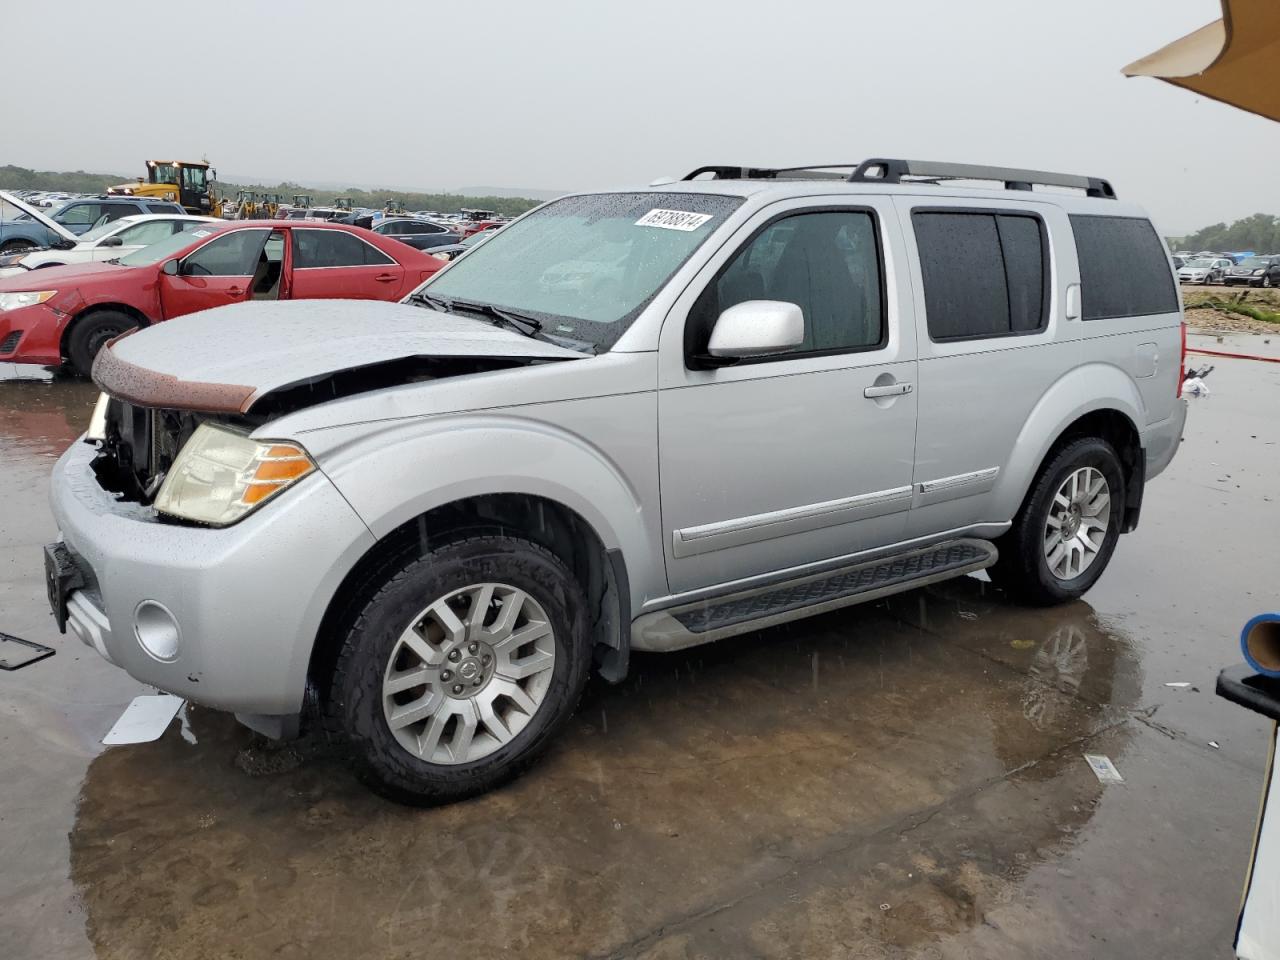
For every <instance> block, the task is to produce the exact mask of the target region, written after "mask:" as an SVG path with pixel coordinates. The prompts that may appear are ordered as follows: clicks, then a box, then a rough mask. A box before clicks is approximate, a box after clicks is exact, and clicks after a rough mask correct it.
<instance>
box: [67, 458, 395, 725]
mask: <svg viewBox="0 0 1280 960" xmlns="http://www.w3.org/2000/svg"><path fill="white" fill-rule="evenodd" d="M93 456H94V449H93V448H92V447H91V446H90V445H89V444H86V443H83V442H80V441H77V442H76V443H74V444H72V446H71V449H69V450H68V451H67V452H66V453H65V454H63V455H62V458H61V459H60V460H59V461H58V463H57V465H56V466H55V467H54V471H53V479H52V487H51V495H50V497H51V501H52V506H53V513H54V517H55V519H56V520H57V522H58V527H59V529H60V530H61V531H62V540H63V543H64V544H65V546H66V548H67V549H68V550H69V551H70V554H71V556H72V558H73V560H74V562H75V564H76V566H77V567H78V568H79V571H80V573H81V574H82V575H83V581H84V586H83V587H81V588H79V589H74V590H72V591H71V592H70V593H69V594H68V596H67V601H66V608H67V626H68V629H69V630H70V631H71V632H72V633H73V634H75V635H76V636H78V637H79V638H80V639H81V640H82V641H84V642H85V643H86V644H88V645H89V646H92V647H94V648H95V649H97V650H98V652H99V653H101V654H102V655H103V656H105V657H106V658H107V659H108V660H110V661H111V662H112V663H114V664H116V665H117V666H119V667H122V668H123V669H124V670H125V671H127V672H128V673H129V674H130V675H131V676H133V677H135V678H136V679H138V680H140V681H142V682H143V683H147V684H151V685H152V686H155V687H158V688H159V689H161V690H164V691H167V692H169V693H174V694H177V695H178V696H182V697H186V698H188V699H191V700H194V701H197V702H199V703H203V704H206V705H208V706H211V707H215V708H217V709H221V710H230V711H234V712H241V713H251V714H269V715H284V714H296V713H298V712H300V710H301V708H302V702H303V695H304V691H305V688H306V679H307V666H308V663H309V661H310V658H311V650H312V646H313V644H314V641H315V638H316V634H317V632H318V630H319V627H320V622H321V619H322V618H323V616H324V613H325V610H326V608H327V607H328V604H329V601H330V599H331V598H332V597H333V595H334V593H335V592H336V591H337V589H338V587H339V585H340V584H341V582H342V579H343V577H344V576H345V575H346V573H347V572H348V571H349V570H350V569H351V568H352V566H353V565H354V564H355V562H356V560H357V559H358V558H359V557H360V556H361V555H363V554H364V553H365V552H366V551H367V550H368V549H369V548H370V547H372V546H373V545H374V542H375V541H374V537H373V535H372V534H371V533H370V532H369V530H368V528H367V527H366V526H365V525H364V523H363V522H362V521H361V520H360V518H359V517H358V516H356V514H355V511H354V510H352V509H351V507H350V505H349V504H348V503H347V501H346V500H345V499H344V498H343V497H342V495H341V494H339V493H338V491H337V490H336V489H335V488H334V486H333V485H332V484H331V483H330V482H329V480H328V478H327V477H325V476H324V475H323V474H322V473H320V472H316V473H314V474H312V475H311V476H309V477H306V478H305V479H303V480H301V481H299V482H298V484H297V486H296V487H295V488H293V489H290V490H289V491H288V492H287V493H283V494H281V495H280V497H279V499H278V500H276V501H274V502H272V503H269V504H267V505H265V506H264V507H263V508H262V509H261V510H259V511H257V512H255V513H253V514H250V515H249V516H248V517H246V518H245V519H244V520H242V521H241V522H240V523H237V524H235V525H233V526H230V527H225V528H222V529H209V528H204V527H192V526H185V525H179V524H175V523H166V522H164V521H162V520H161V519H160V518H159V517H158V516H157V514H156V513H155V511H154V510H153V509H152V508H150V507H142V506H139V505H138V504H129V503H121V502H119V501H117V500H115V499H114V497H113V496H112V495H111V494H109V493H107V492H106V491H104V490H103V489H102V488H101V487H100V486H99V485H98V481H97V479H96V477H95V476H94V474H93V472H92V470H91V468H90V461H91V460H92V459H93ZM144 601H150V603H149V604H146V605H145V606H146V607H147V608H149V609H150V610H152V611H154V610H155V609H156V606H157V605H158V606H160V607H162V608H163V609H164V610H166V611H168V612H169V613H171V614H172V618H173V621H174V622H175V623H176V624H177V633H178V641H177V644H176V654H175V655H173V656H172V657H169V658H167V659H164V660H161V659H157V657H156V656H154V655H153V654H151V653H148V652H147V650H146V649H145V648H144V647H143V646H142V643H141V642H140V640H139V634H138V630H139V627H138V622H137V620H136V615H137V613H138V612H139V605H140V604H143V603H144ZM143 629H144V631H145V626H144V628H143Z"/></svg>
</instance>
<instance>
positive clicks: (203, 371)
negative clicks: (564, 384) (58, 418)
mask: <svg viewBox="0 0 1280 960" xmlns="http://www.w3.org/2000/svg"><path fill="white" fill-rule="evenodd" d="M42 272H43V271H42ZM585 356H586V355H585V354H582V353H579V352H577V351H576V350H570V349H568V348H567V347H561V346H559V345H557V344H554V343H549V342H547V341H545V340H535V339H533V338H531V337H526V336H524V335H523V334H519V333H516V332H515V331H513V330H507V329H503V328H500V327H495V326H493V325H492V324H489V323H486V322H485V321H483V320H476V319H471V318H469V317H462V316H457V315H455V314H448V313H441V312H439V311H436V310H430V309H427V308H425V307H417V306H413V305H412V304H406V303H382V302H379V301H373V300H297V301H278V302H271V303H240V304H233V305H231V306H226V307H220V308H218V309H215V310H204V311H201V312H199V313H192V314H189V315H187V316H185V317H178V318H177V319H174V320H169V321H167V322H165V323H161V324H157V325H156V326H154V327H150V328H148V329H146V330H141V331H137V332H134V333H132V334H126V335H125V336H122V337H118V338H116V339H115V340H113V341H112V342H111V343H110V344H108V345H107V346H106V347H105V348H103V349H102V350H101V351H100V352H99V354H98V358H97V360H96V361H95V362H94V365H93V379H94V380H95V381H96V382H97V384H98V385H99V386H100V387H101V388H102V389H103V390H105V391H106V392H107V393H109V394H111V395H112V396H114V397H119V398H120V399H123V400H128V401H130V402H132V403H137V404H140V405H143V406H151V407H166V408H173V409H182V410H200V411H206V412H227V413H248V412H249V410H250V409H251V408H252V407H253V406H254V404H256V403H258V402H259V401H260V400H262V399H263V398H264V397H266V396H267V395H268V394H272V393H276V392H278V391H282V390H285V389H288V388H290V387H298V386H303V385H318V384H321V383H323V382H324V381H326V380H329V379H332V378H334V377H335V376H337V375H341V374H345V373H349V372H354V371H363V372H365V373H367V374H369V376H366V377H364V378H363V380H362V383H363V384H364V389H375V388H377V387H378V386H389V385H393V384H396V383H402V382H405V381H406V379H411V376H407V375H406V374H407V371H406V368H405V366H404V362H405V361H413V360H415V359H416V360H436V359H448V358H456V359H459V360H468V361H483V360H505V361H513V362H534V361H558V360H580V359H583V358H584V357H585ZM379 371H383V372H385V376H384V377H381V378H380V377H379V376H378V373H379ZM317 392H318V393H319V394H320V395H321V396H326V395H325V392H324V391H323V390H320V391H317ZM331 395H334V396H336V395H337V391H336V389H335V390H334V391H333V392H332V394H331ZM326 398H327V396H326Z"/></svg>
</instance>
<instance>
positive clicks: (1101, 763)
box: [1084, 753, 1124, 783]
mask: <svg viewBox="0 0 1280 960" xmlns="http://www.w3.org/2000/svg"><path fill="white" fill-rule="evenodd" d="M1084 758H1085V760H1086V761H1088V763H1089V769H1090V770H1092V771H1093V775H1094V776H1095V777H1097V778H1098V782H1099V783H1124V777H1122V776H1120V771H1119V770H1117V769H1116V765H1115V764H1114V763H1112V762H1111V758H1110V757H1105V756H1103V755H1102V754H1100V753H1086V754H1085V755H1084Z"/></svg>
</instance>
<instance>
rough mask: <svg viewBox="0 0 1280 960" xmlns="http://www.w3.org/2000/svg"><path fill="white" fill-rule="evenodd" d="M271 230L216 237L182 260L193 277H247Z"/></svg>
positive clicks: (233, 233) (232, 232) (183, 269)
mask: <svg viewBox="0 0 1280 960" xmlns="http://www.w3.org/2000/svg"><path fill="white" fill-rule="evenodd" d="M270 232H271V231H270V230H232V231H231V232H230V233H224V234H223V235H222V236H220V237H215V238H214V239H212V240H210V241H209V242H208V243H206V244H205V245H204V246H203V247H201V248H200V249H199V250H196V251H194V252H193V253H192V254H191V255H190V256H188V257H187V258H186V259H185V260H183V261H182V272H183V273H184V274H185V275H187V276H192V277H248V276H252V275H253V272H254V270H256V269H257V266H258V257H259V255H260V254H261V253H262V246H263V244H265V243H266V242H267V236H268V234H270Z"/></svg>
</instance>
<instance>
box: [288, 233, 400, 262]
mask: <svg viewBox="0 0 1280 960" xmlns="http://www.w3.org/2000/svg"><path fill="white" fill-rule="evenodd" d="M394 262H395V261H394V260H392V259H391V258H390V257H388V256H387V255H386V254H385V253H383V252H382V251H381V250H379V249H377V248H376V247H373V246H371V245H370V244H367V243H365V242H364V241H363V240H361V239H360V238H359V237H357V236H355V235H354V234H350V233H346V232H344V231H342V230H304V229H294V231H293V269H295V270H307V269H316V268H323V267H370V266H383V265H386V264H391V263H394Z"/></svg>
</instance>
